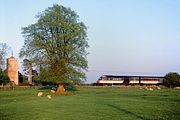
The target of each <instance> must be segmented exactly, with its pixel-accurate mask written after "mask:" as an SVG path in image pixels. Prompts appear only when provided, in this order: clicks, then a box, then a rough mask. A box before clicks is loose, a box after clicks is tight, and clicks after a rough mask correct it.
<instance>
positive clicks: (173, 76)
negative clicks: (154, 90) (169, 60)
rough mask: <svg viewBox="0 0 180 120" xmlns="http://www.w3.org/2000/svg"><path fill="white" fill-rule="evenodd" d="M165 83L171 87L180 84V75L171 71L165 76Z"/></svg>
mask: <svg viewBox="0 0 180 120" xmlns="http://www.w3.org/2000/svg"><path fill="white" fill-rule="evenodd" d="M164 85H165V86H167V87H170V88H173V87H177V86H180V75H179V74H178V73H173V72H170V73H168V74H166V76H165V77H164Z"/></svg>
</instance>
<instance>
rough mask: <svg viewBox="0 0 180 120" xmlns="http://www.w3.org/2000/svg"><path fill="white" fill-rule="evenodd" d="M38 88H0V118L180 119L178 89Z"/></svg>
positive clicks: (10, 119) (50, 119)
mask: <svg viewBox="0 0 180 120" xmlns="http://www.w3.org/2000/svg"><path fill="white" fill-rule="evenodd" d="M38 91H40V90H37V89H24V90H22V89H21V90H20V89H19V90H18V89H15V90H6V91H3V90H0V120H55V119H59V120H142V119H143V120H180V90H177V89H161V90H153V91H147V90H145V89H139V88H123V87H122V88H119V87H105V88H103V87H81V88H78V90H77V91H76V92H74V93H75V94H70V95H55V94H52V99H48V98H47V97H46V95H47V94H50V93H49V92H48V91H43V93H44V96H42V97H37V93H38Z"/></svg>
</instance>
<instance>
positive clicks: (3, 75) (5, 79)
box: [0, 69, 10, 84]
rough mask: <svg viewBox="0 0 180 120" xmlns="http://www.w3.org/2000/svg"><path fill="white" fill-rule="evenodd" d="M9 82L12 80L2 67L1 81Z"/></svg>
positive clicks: (0, 70)
mask: <svg viewBox="0 0 180 120" xmlns="http://www.w3.org/2000/svg"><path fill="white" fill-rule="evenodd" d="M9 82H10V79H9V77H8V75H7V74H6V73H5V72H4V71H3V70H2V69H0V83H1V84H7V83H9Z"/></svg>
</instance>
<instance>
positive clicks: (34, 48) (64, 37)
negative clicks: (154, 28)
mask: <svg viewBox="0 0 180 120" xmlns="http://www.w3.org/2000/svg"><path fill="white" fill-rule="evenodd" d="M36 17H37V18H38V21H37V22H36V23H35V24H31V25H29V26H28V27H24V28H23V29H22V34H23V36H24V38H25V41H24V46H23V47H22V49H21V51H20V57H25V58H28V59H29V60H30V61H31V62H32V64H33V65H35V66H36V67H37V66H39V71H40V77H39V79H40V80H42V81H51V82H54V83H57V84H59V87H58V88H61V87H62V83H65V82H82V81H84V80H85V78H86V76H85V73H84V72H85V70H87V67H88V65H87V59H86V56H87V51H86V48H88V42H87V33H86V26H85V25H84V23H83V22H81V21H80V20H79V16H78V15H77V14H76V12H74V11H73V10H71V9H70V8H66V7H64V6H60V5H57V4H55V5H53V7H49V8H47V9H46V10H45V11H43V12H41V13H39V14H38V15H37V16H36ZM59 90H60V89H58V91H59ZM58 91H57V92H58ZM59 92H60V91H59Z"/></svg>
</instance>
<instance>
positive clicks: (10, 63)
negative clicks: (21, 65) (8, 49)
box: [7, 56, 18, 85]
mask: <svg viewBox="0 0 180 120" xmlns="http://www.w3.org/2000/svg"><path fill="white" fill-rule="evenodd" d="M7 73H8V76H9V78H10V81H12V82H14V83H15V84H16V85H18V60H17V59H16V58H14V57H13V56H11V57H10V58H8V59H7Z"/></svg>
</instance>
